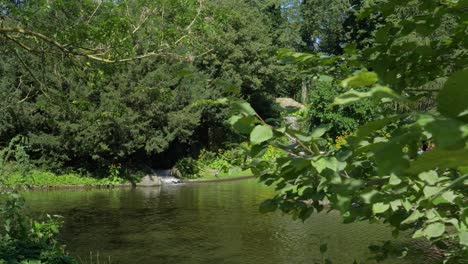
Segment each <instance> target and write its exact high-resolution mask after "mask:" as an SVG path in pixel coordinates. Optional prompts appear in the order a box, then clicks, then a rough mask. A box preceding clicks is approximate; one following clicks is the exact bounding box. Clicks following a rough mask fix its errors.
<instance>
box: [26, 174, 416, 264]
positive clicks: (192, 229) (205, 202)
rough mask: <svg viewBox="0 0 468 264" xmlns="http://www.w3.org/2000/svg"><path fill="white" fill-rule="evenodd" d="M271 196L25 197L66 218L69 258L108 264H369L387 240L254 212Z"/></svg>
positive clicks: (362, 226)
mask: <svg viewBox="0 0 468 264" xmlns="http://www.w3.org/2000/svg"><path fill="white" fill-rule="evenodd" d="M271 195H272V191H271V190H270V189H268V188H266V187H264V186H262V185H259V184H257V183H255V182H254V181H253V180H248V181H236V182H223V183H204V184H194V185H174V186H164V187H162V188H140V189H118V190H92V191H84V190H82V191H51V192H30V193H26V194H25V197H26V200H27V201H28V204H29V206H30V210H32V211H34V212H48V213H53V214H60V215H62V216H64V217H65V226H64V227H63V228H62V238H61V239H62V241H63V242H64V243H66V244H67V245H68V247H67V249H68V251H69V252H70V253H71V254H72V255H74V256H81V257H82V258H86V257H87V256H89V254H90V251H93V252H99V254H100V255H101V256H103V259H107V256H111V259H112V263H141V264H145V263H256V264H257V263H287V264H289V263H319V261H320V259H321V255H320V252H319V245H320V243H321V241H322V242H327V243H328V249H329V250H328V255H329V256H330V258H331V259H332V260H333V263H335V264H336V263H338V264H342V263H352V262H353V261H354V260H359V261H362V263H364V261H365V263H373V262H372V261H368V258H369V257H370V256H371V255H370V252H369V250H368V248H367V247H368V245H369V244H371V243H373V242H381V241H384V240H388V239H391V234H390V230H389V229H388V228H386V227H385V226H384V225H377V224H374V225H370V224H367V223H355V224H347V225H344V224H342V223H341V222H340V218H339V216H338V215H337V214H336V213H334V212H331V213H328V214H326V213H321V214H319V215H313V216H312V217H311V218H310V219H308V220H307V221H306V222H305V223H302V222H300V221H293V220H291V219H290V217H288V216H282V215H280V214H279V213H278V214H266V215H263V214H260V213H258V204H259V203H260V202H261V201H263V200H264V199H266V198H268V197H270V196H271ZM383 263H417V262H414V261H413V262H409V261H408V262H403V261H402V260H398V259H391V260H388V261H386V262H383Z"/></svg>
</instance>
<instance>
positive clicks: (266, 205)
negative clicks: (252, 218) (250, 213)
mask: <svg viewBox="0 0 468 264" xmlns="http://www.w3.org/2000/svg"><path fill="white" fill-rule="evenodd" d="M276 208H277V205H276V203H275V202H274V201H273V200H271V199H268V200H265V201H263V202H262V203H261V204H260V208H259V211H260V213H269V212H274V211H275V210H276Z"/></svg>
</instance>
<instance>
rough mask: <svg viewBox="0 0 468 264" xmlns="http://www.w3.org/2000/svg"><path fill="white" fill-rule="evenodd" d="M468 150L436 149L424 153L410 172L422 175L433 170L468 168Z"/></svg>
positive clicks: (412, 164) (414, 163) (412, 165)
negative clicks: (421, 173)
mask: <svg viewBox="0 0 468 264" xmlns="http://www.w3.org/2000/svg"><path fill="white" fill-rule="evenodd" d="M466 157H468V149H458V150H445V149H439V148H436V149H434V150H431V151H426V152H424V153H423V154H422V155H421V156H419V157H418V159H417V160H416V161H414V162H412V163H411V166H410V168H409V169H408V172H410V173H415V174H416V173H420V172H423V171H429V170H431V169H435V168H438V169H441V170H443V169H449V168H454V169H456V168H458V167H461V166H468V159H467V158H466Z"/></svg>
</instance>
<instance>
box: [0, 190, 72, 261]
mask: <svg viewBox="0 0 468 264" xmlns="http://www.w3.org/2000/svg"><path fill="white" fill-rule="evenodd" d="M8 196H9V197H8V198H7V200H6V202H5V203H4V206H3V208H1V210H0V219H1V222H2V228H3V229H2V230H1V231H0V263H50V264H68V263H73V264H75V263H78V262H77V261H76V260H75V259H73V258H72V257H70V256H68V255H67V254H66V253H65V252H64V250H63V247H62V246H61V245H59V244H58V242H57V235H58V233H59V227H60V226H61V224H62V222H61V221H60V218H59V217H58V216H50V215H47V219H46V220H44V221H37V220H34V219H31V218H29V217H28V216H26V215H25V214H24V211H23V208H24V199H22V198H21V197H20V196H19V195H18V194H15V193H13V194H9V195H8Z"/></svg>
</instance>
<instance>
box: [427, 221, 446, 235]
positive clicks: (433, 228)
mask: <svg viewBox="0 0 468 264" xmlns="http://www.w3.org/2000/svg"><path fill="white" fill-rule="evenodd" d="M444 232H445V224H442V223H432V224H430V225H428V226H427V227H426V228H425V229H424V231H423V233H424V236H425V237H427V238H428V239H430V238H433V237H440V236H441V235H442V234H444Z"/></svg>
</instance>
